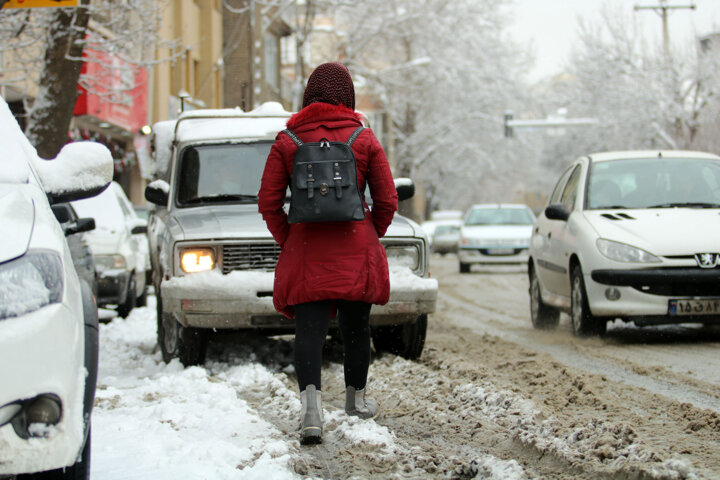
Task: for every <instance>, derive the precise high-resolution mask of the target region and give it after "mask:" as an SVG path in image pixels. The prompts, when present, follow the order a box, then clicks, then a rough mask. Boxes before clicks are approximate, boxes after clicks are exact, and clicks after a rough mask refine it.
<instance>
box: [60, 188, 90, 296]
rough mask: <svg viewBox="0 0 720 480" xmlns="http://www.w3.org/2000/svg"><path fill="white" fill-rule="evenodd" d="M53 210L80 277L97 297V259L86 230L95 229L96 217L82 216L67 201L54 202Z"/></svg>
mask: <svg viewBox="0 0 720 480" xmlns="http://www.w3.org/2000/svg"><path fill="white" fill-rule="evenodd" d="M52 211H53V213H54V214H55V218H57V221H58V222H60V226H61V227H62V229H63V232H64V233H65V240H67V244H68V247H69V248H70V256H72V261H73V265H74V266H75V271H76V272H77V274H78V277H80V279H82V280H85V281H86V282H87V283H88V285H90V288H91V290H92V293H93V296H95V298H97V294H98V281H97V275H96V273H95V260H94V259H93V255H92V250H90V245H89V244H88V242H87V238H86V237H85V232H89V231H90V230H94V229H95V219H94V218H87V217H86V218H80V217H79V216H78V214H77V212H76V211H75V209H74V208H73V207H72V205H71V204H70V203H66V202H65V203H56V204H54V205H53V206H52Z"/></svg>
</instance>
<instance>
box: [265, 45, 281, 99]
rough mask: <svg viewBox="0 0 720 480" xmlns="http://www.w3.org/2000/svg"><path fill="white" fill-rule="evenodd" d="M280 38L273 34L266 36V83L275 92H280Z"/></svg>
mask: <svg viewBox="0 0 720 480" xmlns="http://www.w3.org/2000/svg"><path fill="white" fill-rule="evenodd" d="M278 43H279V42H278V38H277V37H276V36H275V35H273V34H271V33H266V34H265V81H266V82H267V84H268V85H269V86H270V87H271V88H272V89H273V90H274V91H275V92H278V91H279V90H280V66H279V65H278V62H279V60H280V52H279V45H278Z"/></svg>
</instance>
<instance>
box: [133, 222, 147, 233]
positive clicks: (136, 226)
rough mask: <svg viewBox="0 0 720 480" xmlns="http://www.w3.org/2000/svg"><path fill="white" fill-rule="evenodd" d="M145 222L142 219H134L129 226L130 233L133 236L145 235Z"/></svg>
mask: <svg viewBox="0 0 720 480" xmlns="http://www.w3.org/2000/svg"><path fill="white" fill-rule="evenodd" d="M147 225H148V223H147V220H145V219H143V218H135V219H133V220H132V223H131V224H130V233H131V234H133V235H138V234H144V233H147Z"/></svg>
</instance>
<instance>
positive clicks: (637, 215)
mask: <svg viewBox="0 0 720 480" xmlns="http://www.w3.org/2000/svg"><path fill="white" fill-rule="evenodd" d="M584 213H585V218H587V220H588V222H590V225H592V227H593V228H594V229H595V231H596V232H597V234H598V235H599V236H600V237H601V238H606V239H609V240H615V241H617V242H622V243H627V244H629V245H633V246H636V247H640V248H642V249H644V250H647V251H648V252H650V253H652V254H654V255H661V256H668V255H694V254H696V253H705V252H720V210H719V209H705V208H659V209H658V208H654V209H645V210H623V211H616V210H612V211H607V210H598V211H586V212H584ZM625 215H627V217H631V218H626V217H625Z"/></svg>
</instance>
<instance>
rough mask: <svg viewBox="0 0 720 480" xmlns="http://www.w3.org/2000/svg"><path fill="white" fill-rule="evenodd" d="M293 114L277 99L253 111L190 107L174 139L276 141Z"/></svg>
mask: <svg viewBox="0 0 720 480" xmlns="http://www.w3.org/2000/svg"><path fill="white" fill-rule="evenodd" d="M290 115H291V113H290V112H288V111H286V110H285V109H284V108H283V107H282V105H280V104H279V103H277V102H267V103H264V104H262V105H261V106H259V107H258V108H256V109H254V110H251V111H250V112H244V111H242V110H240V109H238V108H236V109H232V108H223V109H207V110H191V111H188V112H184V113H183V114H181V115H180V118H178V119H177V121H176V122H175V128H174V132H175V134H174V138H175V140H176V141H178V142H183V143H185V142H193V141H206V140H235V139H237V140H239V141H242V140H243V139H246V138H247V139H253V140H255V139H269V140H274V139H275V136H276V135H277V133H278V132H279V131H281V130H283V129H284V128H285V123H286V122H287V121H288V119H289V118H290ZM218 120H221V121H220V122H219V121H218Z"/></svg>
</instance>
